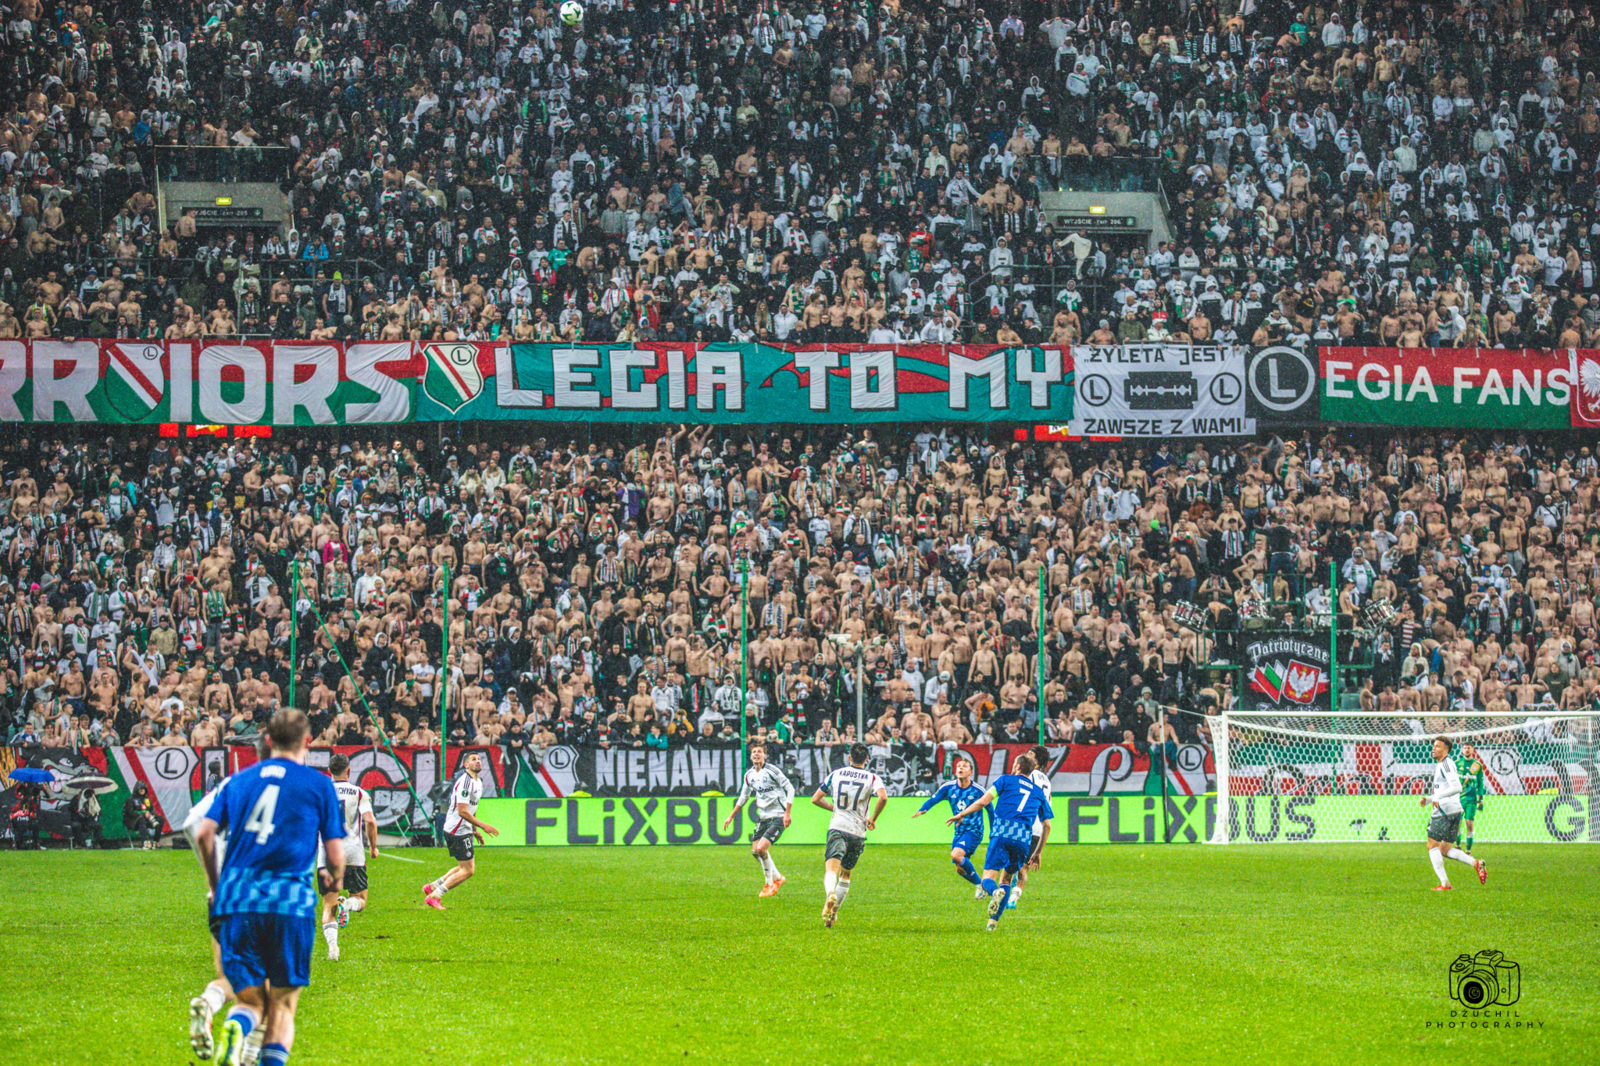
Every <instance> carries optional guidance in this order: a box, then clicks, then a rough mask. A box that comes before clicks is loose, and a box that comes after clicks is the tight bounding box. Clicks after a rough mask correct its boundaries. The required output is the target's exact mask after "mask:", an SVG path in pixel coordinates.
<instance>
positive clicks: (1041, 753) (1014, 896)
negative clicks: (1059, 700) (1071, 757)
mask: <svg viewBox="0 0 1600 1066" xmlns="http://www.w3.org/2000/svg"><path fill="white" fill-rule="evenodd" d="M1028 754H1030V755H1032V756H1033V761H1034V762H1035V763H1037V764H1038V765H1037V766H1036V767H1035V768H1034V769H1033V770H1032V771H1030V772H1029V774H1028V780H1029V781H1032V782H1033V783H1034V784H1036V785H1038V786H1039V787H1040V788H1042V789H1044V794H1045V795H1046V796H1048V795H1050V775H1049V774H1047V773H1045V772H1044V768H1045V767H1046V766H1049V765H1050V753H1049V752H1048V751H1046V750H1045V747H1044V745H1043V744H1035V745H1034V746H1033V747H1032V748H1030V749H1029V750H1028ZM1043 832H1044V826H1043V823H1041V822H1040V821H1039V819H1037V818H1035V819H1034V820H1033V841H1032V842H1031V843H1030V844H1029V845H1028V861H1027V862H1026V863H1024V864H1023V867H1022V869H1020V870H1018V871H1017V883H1016V884H1015V885H1014V886H1013V887H1012V889H1011V898H1010V900H1008V901H1007V902H1006V910H1008V911H1014V910H1016V909H1017V901H1018V900H1019V899H1021V898H1022V889H1023V886H1025V885H1026V884H1027V883H1028V871H1029V870H1037V869H1038V868H1039V861H1040V859H1041V857H1042V856H1041V854H1040V853H1041V852H1043V851H1044V837H1043V836H1042V835H1041V834H1042V833H1043Z"/></svg>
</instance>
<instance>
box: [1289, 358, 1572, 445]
mask: <svg viewBox="0 0 1600 1066" xmlns="http://www.w3.org/2000/svg"><path fill="white" fill-rule="evenodd" d="M1318 355H1319V376H1320V379H1321V380H1320V384H1319V388H1320V395H1321V400H1322V405H1321V406H1322V421H1324V422H1365V423H1374V424H1378V425H1388V426H1417V427H1438V428H1446V427H1449V428H1456V427H1459V428H1462V429H1516V430H1530V429H1532V430H1537V429H1566V428H1567V427H1569V426H1571V425H1573V424H1574V423H1573V420H1572V410H1571V409H1572V364H1573V355H1572V353H1571V352H1569V351H1567V350H1565V349H1561V350H1554V351H1550V350H1532V349H1523V348H1322V349H1320V350H1319V352H1318Z"/></svg>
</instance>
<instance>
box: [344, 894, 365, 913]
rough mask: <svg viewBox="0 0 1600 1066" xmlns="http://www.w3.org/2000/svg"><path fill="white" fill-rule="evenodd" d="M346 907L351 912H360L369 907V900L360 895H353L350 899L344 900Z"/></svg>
mask: <svg viewBox="0 0 1600 1066" xmlns="http://www.w3.org/2000/svg"><path fill="white" fill-rule="evenodd" d="M344 909H345V910H347V911H349V912H350V913H351V914H360V913H361V912H362V911H364V910H366V909H367V901H366V900H364V899H362V898H361V897H360V896H351V897H350V898H349V899H347V900H345V901H344Z"/></svg>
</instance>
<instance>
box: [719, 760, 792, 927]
mask: <svg viewBox="0 0 1600 1066" xmlns="http://www.w3.org/2000/svg"><path fill="white" fill-rule="evenodd" d="M751 797H754V798H755V803H756V831H755V833H754V835H752V836H751V838H750V854H751V855H752V856H754V858H755V860H756V861H757V862H759V863H760V864H761V874H762V876H763V877H765V878H766V882H767V883H766V884H765V885H763V886H762V888H761V891H760V892H759V893H757V895H758V896H760V897H761V898H763V899H764V898H766V897H767V896H776V895H777V894H778V889H780V888H782V887H783V882H784V876H783V875H782V874H781V873H779V872H778V864H777V863H775V862H773V861H772V845H774V844H776V843H777V842H778V838H779V837H781V836H783V831H784V830H785V829H787V828H789V822H790V821H791V820H792V818H793V815H792V813H791V812H792V810H793V808H794V785H793V784H792V783H791V782H790V781H789V776H788V775H787V774H785V773H784V772H783V771H782V770H780V769H778V768H777V767H776V766H773V765H772V764H771V763H769V762H767V749H766V746H765V745H763V744H752V745H750V769H748V770H746V771H745V772H744V780H743V781H742V782H741V783H740V785H739V798H738V799H737V800H735V801H734V803H733V810H731V811H729V812H728V816H727V817H726V818H724V819H723V820H722V831H723V832H724V833H726V832H727V831H728V826H729V824H730V823H732V821H733V816H734V815H736V814H738V813H739V809H740V808H741V807H743V806H744V805H745V804H746V803H747V802H749V800H750V799H751Z"/></svg>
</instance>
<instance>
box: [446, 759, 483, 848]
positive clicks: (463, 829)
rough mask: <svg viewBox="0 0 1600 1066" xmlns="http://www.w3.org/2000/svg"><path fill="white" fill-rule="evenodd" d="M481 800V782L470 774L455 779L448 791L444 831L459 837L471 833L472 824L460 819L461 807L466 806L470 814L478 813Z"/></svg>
mask: <svg viewBox="0 0 1600 1066" xmlns="http://www.w3.org/2000/svg"><path fill="white" fill-rule="evenodd" d="M481 799H483V781H482V779H481V778H476V777H473V776H472V775H471V774H462V775H461V776H460V777H458V778H456V784H455V787H454V788H452V789H451V790H450V809H449V810H447V811H445V812H444V831H445V832H446V833H448V834H450V835H451V836H461V835H462V834H463V833H470V832H472V823H471V822H469V821H467V820H466V819H465V818H463V817H461V805H462V804H463V803H464V804H466V805H467V810H468V811H469V812H470V813H472V814H477V813H478V801H479V800H481Z"/></svg>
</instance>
